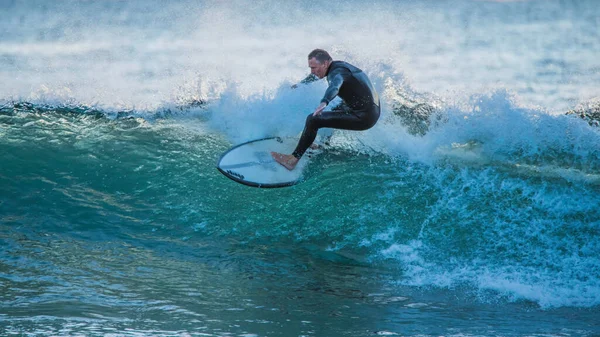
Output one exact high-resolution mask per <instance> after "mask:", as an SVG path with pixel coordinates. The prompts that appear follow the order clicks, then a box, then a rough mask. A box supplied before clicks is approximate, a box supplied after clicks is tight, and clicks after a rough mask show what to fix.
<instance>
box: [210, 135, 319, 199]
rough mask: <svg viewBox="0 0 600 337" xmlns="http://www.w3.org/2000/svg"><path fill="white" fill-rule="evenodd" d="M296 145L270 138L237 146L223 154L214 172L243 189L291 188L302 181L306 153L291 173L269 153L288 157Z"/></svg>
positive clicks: (288, 140) (312, 153) (287, 139)
mask: <svg viewBox="0 0 600 337" xmlns="http://www.w3.org/2000/svg"><path fill="white" fill-rule="evenodd" d="M297 144H298V139H296V138H283V137H270V138H263V139H257V140H253V141H249V142H246V143H243V144H239V145H236V146H234V147H232V148H231V149H229V150H228V151H227V152H225V153H224V154H223V155H222V156H221V158H220V159H219V161H218V163H217V169H218V170H219V171H220V172H221V173H223V174H224V175H225V176H226V177H228V178H230V179H232V180H234V181H236V182H238V183H240V184H244V185H248V186H253V187H261V188H272V187H285V186H291V185H295V184H297V183H299V182H300V181H302V178H303V171H304V169H305V167H306V165H307V164H308V161H309V157H311V156H313V155H315V154H316V153H315V151H311V153H309V152H307V153H306V154H305V155H304V156H302V158H301V159H300V161H299V162H298V165H296V167H295V168H294V169H293V170H292V171H290V170H288V169H287V168H285V167H283V166H282V165H281V164H279V163H277V162H276V161H275V160H274V159H273V157H271V151H275V152H279V153H285V154H291V153H292V151H294V149H295V148H296V145H297Z"/></svg>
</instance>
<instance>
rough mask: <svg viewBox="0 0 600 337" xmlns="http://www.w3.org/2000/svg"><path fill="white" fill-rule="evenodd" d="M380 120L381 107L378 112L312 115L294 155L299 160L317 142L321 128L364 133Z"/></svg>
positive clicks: (327, 112) (336, 112)
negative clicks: (363, 131)
mask: <svg viewBox="0 0 600 337" xmlns="http://www.w3.org/2000/svg"><path fill="white" fill-rule="evenodd" d="M378 118H379V107H377V111H357V112H355V113H348V112H344V111H337V110H336V111H324V112H322V113H321V114H320V115H318V116H313V115H312V114H310V115H308V117H306V124H305V125H304V131H302V136H300V140H299V141H298V146H296V149H295V150H294V152H293V153H292V155H293V156H294V157H296V158H298V159H300V158H301V157H302V155H304V152H306V150H307V149H308V147H309V146H310V145H311V144H312V143H313V142H314V141H315V138H316V137H317V132H318V131H319V129H320V128H334V129H343V130H355V131H362V130H366V129H369V128H371V127H372V126H373V125H375V123H376V122H377V119H378Z"/></svg>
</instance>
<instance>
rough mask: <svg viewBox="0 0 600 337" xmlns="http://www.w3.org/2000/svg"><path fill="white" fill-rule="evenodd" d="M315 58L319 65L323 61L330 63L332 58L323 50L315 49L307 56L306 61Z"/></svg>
mask: <svg viewBox="0 0 600 337" xmlns="http://www.w3.org/2000/svg"><path fill="white" fill-rule="evenodd" d="M313 57H314V58H315V59H316V60H317V61H319V63H323V62H325V61H331V60H332V58H331V56H330V55H329V53H328V52H326V51H325V50H323V49H315V50H313V51H311V52H310V54H308V59H309V60H310V59H311V58H313Z"/></svg>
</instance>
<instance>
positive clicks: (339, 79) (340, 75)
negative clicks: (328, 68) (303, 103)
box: [321, 68, 352, 105]
mask: <svg viewBox="0 0 600 337" xmlns="http://www.w3.org/2000/svg"><path fill="white" fill-rule="evenodd" d="M336 70H337V69H336ZM350 76H352V74H351V73H350V71H348V70H347V69H344V68H339V71H337V72H336V73H335V74H330V75H329V76H327V79H328V80H329V87H328V88H327V90H326V91H325V95H324V96H323V99H321V103H325V105H327V104H329V102H331V101H332V100H333V99H334V98H335V96H337V94H338V93H339V92H340V88H341V87H342V84H344V81H345V80H346V79H348V78H349V77H350ZM330 78H331V79H330Z"/></svg>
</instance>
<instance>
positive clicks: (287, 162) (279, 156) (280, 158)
mask: <svg viewBox="0 0 600 337" xmlns="http://www.w3.org/2000/svg"><path fill="white" fill-rule="evenodd" d="M271 156H272V157H273V159H275V161H276V162H278V163H279V164H281V165H283V166H284V167H285V168H286V169H288V170H290V171H291V170H293V169H294V167H296V165H297V164H298V158H296V157H294V156H292V155H291V154H283V153H277V152H271Z"/></svg>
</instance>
